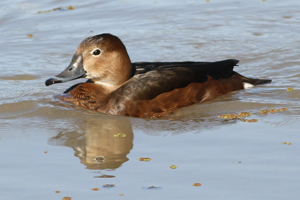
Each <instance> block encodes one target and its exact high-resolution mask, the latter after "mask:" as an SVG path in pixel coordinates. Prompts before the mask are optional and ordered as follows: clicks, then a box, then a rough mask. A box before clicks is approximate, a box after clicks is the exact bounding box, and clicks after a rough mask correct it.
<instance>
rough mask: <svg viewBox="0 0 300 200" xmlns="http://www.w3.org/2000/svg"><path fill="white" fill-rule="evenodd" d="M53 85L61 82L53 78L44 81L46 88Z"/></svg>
mask: <svg viewBox="0 0 300 200" xmlns="http://www.w3.org/2000/svg"><path fill="white" fill-rule="evenodd" d="M54 83H62V81H61V80H59V79H55V78H49V79H47V80H46V81H45V85H46V86H49V85H52V84H54Z"/></svg>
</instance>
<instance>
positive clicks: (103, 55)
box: [46, 34, 271, 117]
mask: <svg viewBox="0 0 300 200" xmlns="http://www.w3.org/2000/svg"><path fill="white" fill-rule="evenodd" d="M237 63H238V61H237V60H233V59H229V60H224V61H218V62H165V63H163V62H161V63H160V62H153V63H133V64H131V61H130V59H129V56H128V54H127V51H126V48H125V46H124V45H123V43H122V42H121V40H120V39H119V38H117V37H116V36H113V35H110V34H102V35H97V36H93V37H89V38H87V39H86V40H84V41H83V42H82V43H81V44H80V45H79V47H78V49H77V52H76V54H75V55H74V57H73V60H72V62H71V64H70V65H69V67H67V69H66V70H65V71H63V72H62V73H61V74H59V75H57V76H56V77H55V78H51V79H48V80H47V81H46V85H51V84H54V83H61V82H65V81H69V80H73V79H76V78H80V77H86V78H88V79H89V81H88V82H86V83H80V84H77V85H74V86H72V87H71V88H69V89H68V90H66V91H65V93H64V94H62V95H57V96H56V97H57V98H59V99H61V100H62V101H65V102H69V103H72V104H74V105H76V106H80V107H84V108H87V109H91V110H96V111H99V112H102V113H107V114H112V115H126V116H134V117H161V116H166V115H169V114H171V113H173V112H174V111H175V110H176V109H178V108H181V107H185V106H189V105H192V104H195V103H198V102H203V101H208V100H211V99H213V98H215V97H217V96H220V95H222V94H226V93H228V92H231V91H235V90H240V89H244V84H245V83H247V84H250V85H258V84H264V83H269V82H271V80H263V79H252V78H247V77H244V76H242V75H240V74H238V73H236V72H234V71H233V67H234V66H235V65H236V64H237ZM130 74H131V76H130Z"/></svg>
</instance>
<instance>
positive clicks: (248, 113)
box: [237, 112, 252, 118]
mask: <svg viewBox="0 0 300 200" xmlns="http://www.w3.org/2000/svg"><path fill="white" fill-rule="evenodd" d="M251 115H252V113H250V112H241V113H240V114H238V116H237V117H238V118H245V117H249V116H251Z"/></svg>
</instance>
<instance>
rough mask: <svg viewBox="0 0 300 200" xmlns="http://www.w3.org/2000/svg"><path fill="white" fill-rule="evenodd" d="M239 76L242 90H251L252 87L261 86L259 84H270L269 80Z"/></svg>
mask: <svg viewBox="0 0 300 200" xmlns="http://www.w3.org/2000/svg"><path fill="white" fill-rule="evenodd" d="M235 73H236V72H235ZM237 74H238V73H237ZM239 76H240V78H241V79H242V81H243V83H244V89H248V88H251V87H253V86H254V85H261V84H266V83H271V82H272V80H271V79H257V78H248V77H245V76H242V75H240V74H239Z"/></svg>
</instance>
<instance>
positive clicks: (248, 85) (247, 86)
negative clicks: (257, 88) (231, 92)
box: [244, 82, 254, 89]
mask: <svg viewBox="0 0 300 200" xmlns="http://www.w3.org/2000/svg"><path fill="white" fill-rule="evenodd" d="M253 86H254V85H252V84H250V83H245V82H244V89H249V88H252V87H253Z"/></svg>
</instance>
